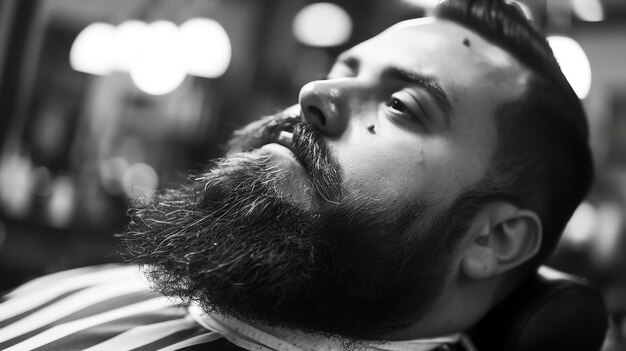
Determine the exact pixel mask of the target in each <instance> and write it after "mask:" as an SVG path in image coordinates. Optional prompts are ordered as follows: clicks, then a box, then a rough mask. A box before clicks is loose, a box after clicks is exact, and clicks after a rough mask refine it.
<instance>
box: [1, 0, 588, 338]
mask: <svg viewBox="0 0 626 351" xmlns="http://www.w3.org/2000/svg"><path fill="white" fill-rule="evenodd" d="M587 133H588V132H587V125H586V122H585V116H584V112H583V110H582V107H581V104H580V102H579V101H578V99H577V98H576V95H575V94H574V92H573V91H572V89H571V88H570V86H569V85H568V83H567V81H566V80H565V78H564V77H563V75H562V73H561V71H560V69H559V67H558V65H557V63H556V61H555V59H554V57H553V56H552V54H551V51H550V49H549V47H548V46H547V44H546V42H545V38H544V37H543V36H541V35H540V34H539V33H538V32H537V31H535V30H534V29H533V28H532V26H531V25H529V24H528V23H527V22H526V20H525V19H524V18H523V15H522V14H521V12H520V11H518V9H517V7H516V6H515V5H511V4H505V3H503V2H502V1H495V0H484V1H461V0H449V1H447V2H444V3H443V4H441V5H439V7H438V8H437V11H436V17H435V18H428V19H419V20H411V21H407V22H402V23H400V24H398V25H395V26H393V27H391V28H390V29H388V30H386V31H384V32H383V33H381V34H380V35H378V36H376V37H374V38H373V39H371V40H368V41H366V42H364V43H362V44H360V45H358V46H356V47H354V48H352V49H350V50H348V51H347V52H345V53H343V54H342V55H340V57H339V58H338V60H337V62H336V64H335V65H334V67H333V68H332V69H331V71H330V73H329V75H328V78H327V79H325V80H320V81H314V82H311V83H309V84H307V85H305V86H304V87H303V88H302V90H301V91H300V98H299V104H298V105H297V106H294V107H293V108H291V109H288V110H286V111H285V112H283V113H280V114H278V115H276V116H272V117H268V118H265V119H262V120H261V121H258V122H254V123H252V124H251V125H249V126H247V127H245V128H244V129H242V130H241V131H239V132H237V133H236V134H235V137H234V138H233V140H232V141H231V143H230V146H231V150H230V152H229V155H228V156H227V157H225V158H223V159H220V160H216V161H215V162H214V164H212V165H211V166H210V167H209V169H208V171H207V172H206V173H204V174H199V175H196V176H193V177H191V179H190V180H189V181H188V182H187V183H186V184H185V185H183V186H182V187H181V188H179V189H164V190H162V191H160V192H158V193H157V194H156V195H155V196H154V199H152V202H151V204H150V205H148V206H145V207H142V208H138V209H136V210H135V211H134V212H133V213H132V215H131V219H132V220H131V224H130V225H129V228H128V231H127V232H126V233H125V235H124V242H125V243H126V245H127V246H128V254H127V257H128V258H129V260H130V261H131V262H134V263H136V264H138V265H140V267H141V271H142V274H143V276H144V277H145V278H146V280H147V281H148V283H149V285H150V287H151V288H152V289H153V290H154V291H156V292H158V293H159V294H162V295H165V296H169V297H171V298H172V299H174V302H175V303H178V305H177V306H178V309H174V307H171V308H169V307H168V308H167V309H165V310H167V312H163V311H164V307H163V301H162V298H161V297H159V296H162V295H156V294H154V293H152V295H149V296H147V295H146V293H145V292H144V290H143V289H144V288H143V285H142V284H139V283H137V280H136V279H135V277H134V275H133V274H132V272H131V273H129V269H131V268H128V267H115V268H111V269H108V270H105V271H99V270H97V269H94V268H90V269H83V270H78V271H75V272H65V273H59V274H58V275H56V276H51V277H49V278H42V279H41V280H39V281H35V282H32V283H30V284H27V285H26V286H24V287H22V288H19V289H18V290H16V291H14V292H13V293H12V294H11V295H9V300H8V303H6V304H5V305H4V306H5V307H4V308H5V310H0V313H2V312H5V313H6V311H12V312H11V313H10V315H11V316H13V317H6V319H8V320H9V321H11V322H13V324H10V323H6V324H8V326H7V327H6V328H4V329H2V330H0V347H3V348H5V347H9V346H12V347H13V348H10V347H9V348H8V349H9V350H13V349H16V350H17V349H20V350H22V349H34V348H38V347H41V349H46V347H48V348H49V349H55V348H56V349H58V348H65V349H68V348H70V347H73V348H78V349H86V348H88V347H91V348H89V350H107V349H111V350H120V349H142V350H143V349H160V348H162V349H167V350H173V349H182V348H185V347H191V346H192V345H196V347H199V348H202V347H204V348H206V349H210V348H209V347H210V346H209V345H213V347H215V348H216V349H218V348H217V347H218V346H216V345H220V346H219V347H226V346H225V343H227V342H228V343H231V344H232V345H237V346H238V347H242V348H244V349H249V350H274V349H276V350H329V349H341V348H364V349H372V350H374V349H383V350H401V349H402V350H407V349H408V350H430V349H433V348H435V347H437V346H438V345H439V344H440V343H442V342H461V343H464V344H465V345H466V347H470V346H468V345H469V341H468V340H467V339H466V338H465V336H464V335H463V331H465V330H467V329H469V328H470V327H472V326H473V325H474V324H475V323H477V321H479V320H480V319H481V318H482V317H483V316H484V315H485V314H486V313H487V312H488V311H489V310H491V309H492V308H494V306H496V305H497V304H498V303H499V302H500V301H502V300H503V299H504V298H505V297H506V296H507V295H509V294H510V293H511V292H513V291H514V290H515V289H516V288H517V287H518V286H519V285H520V284H521V282H523V281H524V280H525V279H526V278H527V277H528V276H529V275H530V274H534V272H535V271H536V269H537V267H538V266H539V264H540V263H541V262H542V261H543V260H544V259H545V258H546V256H547V255H548V254H549V253H550V252H551V251H552V249H553V248H554V246H555V243H556V242H557V240H558V237H559V235H560V232H561V230H562V229H563V227H564V226H565V224H566V222H567V221H568V219H569V217H570V215H571V214H572V212H573V211H574V209H575V208H576V206H577V205H578V203H579V202H580V201H581V199H582V198H583V197H584V195H585V194H586V192H587V190H588V187H589V184H590V182H591V177H592V175H591V173H592V171H591V169H592V166H591V157H590V152H589V149H588V146H587ZM67 280H70V282H67ZM55 281H56V282H59V283H58V284H54V282H55ZM64 281H65V282H64ZM61 282H64V283H61ZM42 287H47V288H48V290H49V289H57V293H54V294H52V293H49V294H48V295H46V296H47V297H41V296H40V297H38V300H37V301H38V302H30V303H27V304H28V305H29V306H28V307H16V306H18V304H17V303H16V302H15V301H20V298H22V296H29V295H33V294H35V295H36V294H39V295H41V294H44V293H43V292H41V291H39V290H40V289H41V288H42ZM85 290H86V291H87V293H86V292H85ZM44 291H45V290H44ZM77 294H81V298H75V299H74V300H72V296H73V295H77ZM39 295H37V296H39ZM44 295H45V294H44ZM94 296H95V297H94ZM122 297H123V298H122ZM53 298H56V299H58V300H54V301H51V299H53ZM63 298H66V299H69V302H65V303H63V301H64V300H63ZM22 299H23V300H22V301H23V302H24V303H26V302H27V301H32V300H33V299H32V298H31V299H30V300H28V299H27V297H23V298H22ZM128 300H131V302H133V303H130V302H128ZM12 301H13V304H12ZM55 301H59V302H55ZM85 301H87V302H85ZM176 301H177V302H176ZM72 302H73V303H72ZM45 304H48V305H45ZM55 304H57V305H58V304H61V306H62V307H57V308H56V309H55ZM171 304H172V302H169V303H167V306H171ZM187 304H190V305H191V307H189V308H187ZM39 305H45V306H44V310H45V311H47V313H44V314H40V315H38V318H34V317H32V316H31V317H30V321H29V322H28V323H27V322H24V321H23V319H25V318H29V316H28V314H29V311H30V308H32V309H35V307H39ZM12 306H13V307H12ZM46 306H47V307H46ZM77 306H78V307H77ZM124 306H125V307H124ZM181 306H182V307H181ZM0 307H2V306H0ZM65 309H69V310H70V312H69V313H68V312H67V311H66V312H65V313H61V314H60V315H61V316H62V318H61V317H56V318H55V317H53V316H54V315H55V314H58V313H59V312H58V311H57V310H65ZM84 309H87V310H89V309H92V310H93V311H90V312H89V313H87V312H84ZM53 312H54V313H53ZM72 313H74V314H75V315H74V316H72ZM81 313H82V314H81ZM20 314H24V315H25V316H26V317H24V318H22V320H20ZM8 315H9V314H8ZM146 315H150V316H151V317H150V318H152V319H151V320H150V321H148V322H145V321H143V320H142V321H141V322H138V320H137V318H138V317H137V316H146ZM159 316H160V317H159ZM63 318H64V319H63ZM150 318H148V319H150ZM76 320H80V323H78V322H76ZM55 321H56V323H53V322H55ZM29 323H30V324H29ZM50 324H54V325H56V326H55V327H52V328H51V327H50V326H49V325H50ZM138 324H141V325H142V326H140V327H137V325H138ZM16 325H17V327H16ZM33 325H34V326H33ZM103 325H104V326H105V327H103ZM107 328H108V329H107ZM103 330H107V331H108V334H107V332H103ZM3 333H4V334H3ZM3 335H4V336H3ZM86 335H87V336H89V335H91V336H92V337H91V339H90V338H89V337H87V336H86ZM94 335H98V337H94ZM86 340H88V341H86ZM185 349H186V348H185Z"/></svg>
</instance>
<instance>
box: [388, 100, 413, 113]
mask: <svg viewBox="0 0 626 351" xmlns="http://www.w3.org/2000/svg"><path fill="white" fill-rule="evenodd" d="M387 106H388V107H390V108H392V109H394V110H396V111H398V112H400V113H408V112H409V108H408V107H406V105H405V104H404V103H403V102H402V101H400V99H398V98H395V97H391V98H390V99H389V100H387Z"/></svg>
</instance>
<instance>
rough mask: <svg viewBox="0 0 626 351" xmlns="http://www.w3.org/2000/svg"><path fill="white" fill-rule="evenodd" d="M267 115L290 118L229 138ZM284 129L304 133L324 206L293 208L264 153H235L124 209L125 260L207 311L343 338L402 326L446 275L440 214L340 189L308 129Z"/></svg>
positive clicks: (261, 131) (266, 130)
mask: <svg viewBox="0 0 626 351" xmlns="http://www.w3.org/2000/svg"><path fill="white" fill-rule="evenodd" d="M275 120H278V121H279V122H278V124H280V123H291V122H292V120H291V119H283V120H280V119H276V118H275V119H272V120H269V119H266V120H263V121H262V122H257V125H256V127H255V128H250V127H248V128H247V129H249V132H248V133H245V132H244V133H240V134H239V135H238V138H239V139H240V140H239V141H237V142H236V143H239V145H240V146H242V148H243V149H244V150H245V149H246V148H255V147H258V146H260V145H262V144H263V142H265V141H264V140H263V139H264V138H267V136H268V135H270V134H272V133H273V132H272V131H271V130H270V129H271V128H275V126H273V124H275V123H274V121H275ZM262 123H264V124H265V125H263V124H262ZM268 125H269V126H268ZM276 128H277V127H276ZM282 128H284V125H283V126H282ZM294 128H295V129H297V128H301V129H302V132H297V133H301V134H302V135H299V137H302V138H304V139H306V137H307V136H309V137H311V138H310V140H309V144H308V147H304V146H302V145H306V144H301V147H302V149H303V150H302V153H301V152H300V151H296V154H297V156H298V158H299V159H300V160H302V161H303V164H304V165H305V168H307V170H308V171H309V173H310V174H311V175H313V174H317V175H318V178H314V177H313V176H312V179H318V180H319V181H318V183H317V184H313V186H312V187H311V189H312V194H311V196H312V199H317V200H320V203H321V204H324V206H313V207H312V209H303V208H302V206H299V205H298V204H295V203H293V202H292V201H291V200H290V199H289V198H287V197H285V196H284V195H283V194H281V192H280V191H279V190H278V189H281V187H282V186H283V185H284V182H285V181H287V178H286V177H285V174H284V171H283V170H281V169H277V168H276V167H275V166H274V165H273V163H272V160H271V159H270V158H269V157H267V156H263V155H260V154H258V153H255V152H243V153H237V154H235V155H232V156H230V157H227V158H224V159H221V160H218V161H217V162H216V163H215V165H214V166H213V167H212V169H211V170H210V171H208V172H207V173H205V174H202V175H200V176H195V177H192V178H191V179H190V180H189V181H188V182H187V183H186V184H184V185H183V186H181V187H180V188H178V189H169V190H161V191H160V192H159V193H157V194H155V196H154V198H153V199H152V201H151V202H150V204H149V205H147V206H144V207H141V208H136V209H134V210H133V211H131V223H130V225H129V227H128V230H127V231H126V233H125V237H124V242H125V243H126V245H127V248H128V253H127V255H126V256H127V258H128V259H129V261H131V262H133V263H137V264H139V265H141V266H142V267H143V269H144V271H145V273H146V276H147V277H148V280H149V281H150V282H151V284H152V287H153V289H154V290H156V291H158V292H161V293H163V294H165V295H168V296H176V297H179V298H182V299H185V300H191V301H195V302H197V303H199V304H200V305H201V306H202V308H203V309H204V310H205V311H207V312H217V313H219V314H223V315H226V316H230V317H234V318H238V319H244V320H250V321H254V322H256V323H260V324H264V325H268V326H272V327H282V328H287V329H295V330H301V331H304V332H309V333H315V334H319V335H324V336H328V337H339V338H341V339H343V340H355V339H365V340H372V339H378V338H380V337H382V336H384V335H388V334H389V333H391V332H393V331H395V330H399V329H401V328H402V327H404V326H406V325H408V324H410V323H411V322H412V321H414V320H415V318H417V317H418V316H419V315H420V314H421V313H424V312H425V311H426V310H427V308H428V307H429V305H430V303H431V302H432V301H433V300H434V298H435V297H436V296H437V294H438V293H439V292H440V291H441V288H442V286H443V282H444V279H445V277H446V271H447V268H448V267H447V264H446V263H447V262H448V258H449V255H450V253H451V249H450V246H449V245H447V242H446V237H447V235H444V234H445V233H443V232H444V229H443V228H444V226H445V225H446V224H447V223H445V222H446V221H445V216H442V215H441V214H438V213H436V212H434V211H430V210H429V206H427V205H426V204H424V203H422V202H420V201H419V200H416V201H409V202H406V203H405V204H404V205H403V206H399V207H395V208H393V209H391V208H387V205H389V203H390V201H389V199H373V198H371V197H367V196H361V195H359V194H350V195H351V196H349V197H347V196H343V195H341V190H342V189H340V186H341V184H342V180H341V177H340V176H338V175H339V174H340V172H339V171H338V168H337V167H336V165H328V164H326V163H328V162H330V163H333V162H334V161H333V159H332V157H331V156H329V155H327V154H328V150H326V151H323V150H324V146H323V143H322V144H321V145H320V143H319V138H317V137H315V136H311V135H309V134H310V132H311V130H310V129H307V128H309V127H306V126H302V125H296V126H295V127H294ZM244 131H245V129H244ZM307 133H308V134H307ZM252 134H254V135H252ZM294 134H296V133H294ZM242 140H245V141H242ZM257 144H259V145H257ZM307 150H309V151H307ZM310 150H322V151H321V152H317V151H315V152H311V151H310ZM307 152H308V153H307ZM333 170H334V171H333ZM312 182H313V183H315V181H312ZM330 199H332V200H333V201H329V200H330ZM312 201H313V200H312Z"/></svg>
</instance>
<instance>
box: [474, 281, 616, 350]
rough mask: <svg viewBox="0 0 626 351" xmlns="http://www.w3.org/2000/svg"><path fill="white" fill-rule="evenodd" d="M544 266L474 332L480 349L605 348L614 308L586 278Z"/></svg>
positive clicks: (487, 316) (479, 324)
mask: <svg viewBox="0 0 626 351" xmlns="http://www.w3.org/2000/svg"><path fill="white" fill-rule="evenodd" d="M554 272H555V271H552V270H546V269H542V270H540V272H539V273H537V274H536V275H535V276H533V277H531V278H530V279H528V280H527V281H526V282H525V283H524V284H522V286H521V287H520V288H519V289H517V291H515V292H514V293H513V294H512V295H511V296H509V297H508V298H506V299H505V300H504V301H503V302H501V303H500V304H499V305H498V306H497V307H496V308H495V309H493V310H492V311H490V312H489V313H488V314H487V315H486V316H485V317H484V318H483V319H482V320H481V321H480V322H479V323H478V324H477V325H476V326H475V327H474V328H472V330H470V331H469V334H470V336H471V338H472V340H473V341H474V344H475V345H476V347H477V349H478V350H479V351H490V350H493V351H496V350H497V351H503V350H506V351H522V350H524V351H542V350H550V351H554V350H576V351H587V350H589V351H597V350H600V348H601V346H602V343H603V341H604V336H605V334H606V330H607V324H608V314H607V310H606V307H605V305H604V301H603V299H602V296H601V295H600V294H599V293H598V292H597V291H596V290H594V289H593V288H591V287H589V286H588V285H587V284H585V283H584V282H583V281H582V280H581V279H580V278H576V277H573V276H566V275H563V274H557V275H556V276H555V274H554Z"/></svg>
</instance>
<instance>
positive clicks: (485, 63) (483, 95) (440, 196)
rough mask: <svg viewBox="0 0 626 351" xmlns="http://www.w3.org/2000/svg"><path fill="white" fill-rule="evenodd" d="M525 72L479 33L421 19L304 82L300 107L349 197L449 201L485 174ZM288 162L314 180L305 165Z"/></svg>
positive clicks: (394, 29)
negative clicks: (505, 105)
mask: <svg viewBox="0 0 626 351" xmlns="http://www.w3.org/2000/svg"><path fill="white" fill-rule="evenodd" d="M527 77H528V74H527V72H526V70H525V69H524V68H522V67H521V66H520V65H519V64H518V63H517V61H516V60H514V59H513V58H512V57H510V55H509V54H507V53H506V52H504V51H503V50H501V49H499V48H498V47H495V46H493V45H491V44H490V43H488V42H486V41H485V40H484V39H482V38H481V37H479V36H478V35H476V34H475V33H473V32H470V31H469V30H467V29H465V28H463V27H461V26H459V25H457V24H454V23H452V22H448V21H432V20H430V19H428V20H426V19H423V20H416V21H412V22H405V23H402V24H400V25H397V26H395V27H392V28H391V29H388V30H387V31H385V32H383V33H382V34H380V35H379V36H377V37H375V38H373V39H371V40H368V41H366V42H364V43H362V44H360V45H358V46H356V47H354V48H352V49H350V50H348V51H347V52H345V53H343V54H342V55H340V57H339V59H338V60H337V62H336V64H335V65H334V66H333V68H332V69H331V71H330V72H329V74H328V79H326V80H321V81H314V82H311V83H309V84H307V85H305V86H304V87H303V88H302V90H301V92H300V105H301V108H302V113H303V115H304V116H305V119H306V120H307V121H309V122H311V123H313V124H315V125H316V126H317V127H318V128H319V130H320V131H321V133H322V134H323V135H324V136H325V138H326V140H327V141H328V144H329V146H330V149H331V151H332V153H333V154H334V155H335V157H336V158H337V161H338V163H339V165H340V166H341V169H342V171H343V177H344V180H345V181H346V183H345V184H344V185H345V187H346V188H347V190H348V191H347V195H348V196H349V195H350V194H351V193H353V191H355V190H357V191H358V193H359V194H367V195H368V196H374V197H386V198H389V199H398V200H400V201H403V200H407V198H412V197H415V196H421V197H423V198H425V199H426V200H428V201H432V202H437V203H442V204H449V203H450V202H451V201H452V200H454V199H455V198H456V196H457V195H458V194H459V193H460V191H462V190H465V189H467V188H468V187H470V186H471V185H472V184H474V183H476V182H477V181H478V180H479V179H480V178H481V177H482V176H483V175H484V174H485V170H486V169H487V167H488V166H489V162H490V157H491V155H492V154H493V151H494V147H495V144H496V136H497V131H496V127H495V123H494V113H495V110H496V108H497V107H498V106H499V104H500V103H501V102H503V101H507V100H510V99H512V98H514V97H516V96H519V94H520V93H521V92H522V91H523V90H524V88H525V83H526V79H527ZM368 127H369V128H368ZM273 151H274V149H273V148H272V152H273ZM276 157H277V158H281V157H280V156H278V155H277V156H276ZM283 162H284V160H283V161H281V164H284V163H283ZM286 168H287V169H290V170H293V171H292V172H293V173H294V178H295V179H300V180H301V183H303V184H305V183H306V177H307V175H306V172H304V171H302V170H301V169H299V167H298V166H297V165H290V166H288V167H286ZM290 189H291V190H289V192H291V193H292V195H293V196H294V197H295V198H300V197H301V194H299V193H298V189H299V188H298V187H296V188H295V189H293V187H290ZM305 201H306V200H305ZM389 205H393V204H389Z"/></svg>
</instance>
